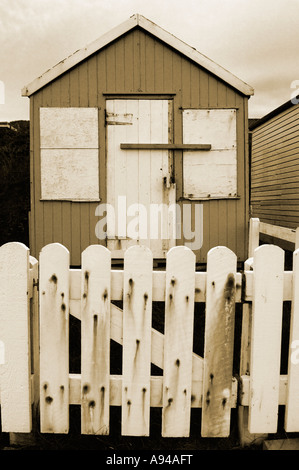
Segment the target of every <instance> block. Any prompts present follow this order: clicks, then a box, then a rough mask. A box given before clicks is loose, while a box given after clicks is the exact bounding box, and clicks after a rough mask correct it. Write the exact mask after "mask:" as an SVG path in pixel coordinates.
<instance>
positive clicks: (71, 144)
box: [40, 108, 99, 201]
mask: <svg viewBox="0 0 299 470" xmlns="http://www.w3.org/2000/svg"><path fill="white" fill-rule="evenodd" d="M40 146H41V198H42V199H51V200H55V199H56V200H75V201H82V200H85V201H86V200H87V201H90V200H98V199H99V163H98V160H99V158H98V146H99V145H98V110H97V108H41V109H40Z"/></svg>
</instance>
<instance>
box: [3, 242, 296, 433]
mask: <svg viewBox="0 0 299 470" xmlns="http://www.w3.org/2000/svg"><path fill="white" fill-rule="evenodd" d="M69 260H70V257H69V251H68V250H67V249H66V248H65V247H64V246H62V245H60V244H58V243H54V244H50V245H47V246H45V247H44V248H43V249H42V251H41V253H40V257H39V260H38V261H37V260H35V259H34V258H32V257H30V253H29V249H28V248H27V247H26V246H24V245H22V244H20V243H8V244H6V245H3V246H2V247H1V248H0V405H1V423H2V431H3V432H16V433H18V432H25V433H29V432H31V430H32V429H33V428H34V427H35V417H36V415H37V414H39V416H40V429H39V430H40V432H42V433H68V432H69V406H70V405H72V404H76V405H81V433H82V434H101V435H109V434H110V426H113V423H110V406H120V407H121V433H122V435H128V436H148V435H149V434H150V408H151V407H159V408H161V413H162V414H161V416H162V418H161V420H162V422H161V435H162V436H163V437H188V436H189V435H190V426H191V409H192V408H201V435H202V437H228V436H229V434H230V426H231V409H232V408H236V407H237V406H240V407H244V408H245V409H246V410H248V429H249V432H250V433H270V432H271V433H273V432H276V429H277V415H278V406H279V405H285V407H286V412H285V429H286V431H289V432H297V431H299V398H298V397H299V369H298V367H299V365H297V360H296V347H297V348H299V346H298V344H299V326H298V324H299V306H298V292H299V284H298V279H299V274H298V269H299V261H298V260H299V251H298V250H296V251H295V252H294V262H293V271H284V252H283V250H282V249H281V248H279V247H276V246H273V245H264V246H260V247H258V248H256V249H255V250H254V253H253V258H252V262H250V263H249V264H245V269H244V271H242V272H237V257H236V255H235V254H234V253H233V252H232V251H231V250H229V249H228V248H226V247H223V246H218V247H215V248H213V249H211V250H210V251H209V253H208V258H207V267H206V271H204V272H203V271H202V272H201V271H196V266H195V256H194V253H193V252H192V251H191V250H190V249H189V248H187V247H183V246H178V247H174V248H172V249H171V250H169V252H168V254H167V259H166V268H165V270H158V269H154V268H153V255H152V253H151V251H150V250H149V249H148V248H146V247H143V246H134V247H131V248H129V249H128V250H127V251H126V253H125V257H124V266H123V269H113V268H112V265H111V253H110V251H109V250H108V249H107V248H105V247H103V246H100V245H92V246H89V247H88V248H87V249H86V250H85V251H84V252H83V253H82V258H81V268H80V269H72V268H70V261H69ZM115 301H122V308H120V307H119V306H116V305H115V304H114V303H112V302H115ZM284 301H291V305H292V311H291V325H290V332H289V335H290V345H289V361H288V374H286V375H280V356H281V333H282V308H283V302H284ZM153 302H163V305H164V312H163V319H162V320H163V324H164V334H162V333H161V332H159V331H158V330H156V329H154V328H153V327H152V315H153V306H154V304H153ZM197 302H202V303H205V322H204V351H203V357H201V356H199V355H198V354H196V353H195V352H194V344H193V341H194V338H195V337H196V335H197V334H199V332H197V331H196V330H194V325H195V323H194V310H195V309H194V306H195V303H197ZM236 303H237V304H240V303H241V304H243V306H244V310H243V324H242V346H241V368H240V377H238V380H237V378H236V377H234V376H233V358H234V339H235V338H234V334H235V328H234V327H235V306H236ZM245 307H246V308H245ZM70 315H72V316H73V317H75V318H76V319H77V320H80V322H81V372H80V373H76V374H73V373H70V372H69V359H70V356H71V355H72V351H71V350H70V344H69V339H70V338H69V321H70ZM249 338H250V341H249ZM111 340H113V341H115V342H117V343H118V344H120V345H121V346H122V371H121V374H119V375H117V374H111V373H110V363H111V351H110V349H111ZM297 342H298V344H297ZM294 348H295V349H294ZM298 357H299V353H298ZM294 358H295V360H294ZM298 362H299V361H298ZM151 364H153V365H155V366H157V367H159V368H160V369H162V371H163V374H162V375H152V374H151ZM32 405H33V407H32ZM37 408H38V413H37V411H36V410H37Z"/></svg>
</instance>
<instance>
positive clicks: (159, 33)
mask: <svg viewBox="0 0 299 470" xmlns="http://www.w3.org/2000/svg"><path fill="white" fill-rule="evenodd" d="M137 26H139V27H140V28H142V29H143V30H144V31H146V32H148V33H150V34H151V35H153V36H154V37H156V38H157V39H160V40H161V41H162V42H164V43H166V44H167V45H169V46H170V47H172V48H174V49H175V50H177V51H178V52H180V53H181V54H183V55H184V56H186V57H187V58H189V59H191V60H192V61H193V62H195V63H197V64H198V65H200V66H201V67H203V68H204V69H206V70H207V71H209V72H211V73H212V74H214V75H215V76H217V77H218V78H220V79H221V80H223V81H224V82H226V83H227V84H229V85H230V86H232V87H233V88H235V89H236V90H238V91H239V92H241V93H242V94H244V95H247V96H250V95H253V93H254V90H253V88H252V87H251V86H250V85H248V84H247V83H245V82H243V81H242V80H240V79H239V78H237V77H236V76H235V75H233V74H232V73H230V72H229V71H227V70H226V69H224V68H223V67H221V66H220V65H218V64H216V62H214V61H212V60H211V59H209V58H208V57H206V56H205V55H203V54H201V53H200V52H198V51H197V50H196V49H195V48H194V47H191V46H189V45H188V44H186V43H185V42H183V41H182V40H180V39H178V38H177V37H175V36H174V35H172V34H171V33H169V32H167V31H166V30H164V29H163V28H161V27H160V26H158V25H157V24H155V23H153V22H152V21H150V20H148V19H147V18H145V17H144V16H142V15H140V14H139V13H136V14H134V15H132V16H131V17H130V18H129V19H128V20H126V21H124V22H123V23H121V24H120V25H119V26H116V27H115V28H113V29H111V30H110V31H108V32H107V33H105V34H104V35H103V36H101V37H99V38H98V39H96V40H95V41H93V42H92V43H90V44H89V45H87V46H86V47H84V48H82V49H79V50H78V51H76V52H74V53H73V54H71V55H70V56H69V57H67V58H65V59H64V60H62V61H60V62H59V63H58V64H56V65H55V66H54V67H52V68H51V69H49V70H47V71H46V72H45V73H44V74H43V75H41V76H40V77H38V78H36V79H35V80H33V81H32V82H31V83H30V84H28V85H27V86H25V87H24V88H23V89H22V96H31V95H32V94H34V93H35V92H37V91H38V90H40V89H41V88H42V87H44V86H45V85H47V84H48V83H50V82H51V81H53V80H55V79H56V78H58V77H59V76H60V75H62V74H63V73H65V72H67V71H68V70H69V69H71V68H72V67H75V66H76V65H77V64H79V63H80V62H82V61H83V60H85V59H87V58H88V57H89V56H91V55H92V54H94V53H96V52H98V51H100V50H101V49H102V48H103V47H105V46H107V45H109V44H110V43H111V42H113V41H115V40H116V39H118V38H119V37H121V36H122V35H124V34H126V33H128V32H129V31H131V30H132V29H134V28H135V27H137Z"/></svg>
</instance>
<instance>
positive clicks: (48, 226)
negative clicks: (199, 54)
mask: <svg viewBox="0 0 299 470" xmlns="http://www.w3.org/2000/svg"><path fill="white" fill-rule="evenodd" d="M144 94H145V96H146V97H147V98H148V97H149V96H151V95H153V97H155V98H157V97H159V96H161V97H163V98H170V99H173V103H174V122H173V126H174V136H175V137H174V141H175V142H176V143H182V132H183V131H182V108H198V107H203V108H205V107H212V108H217V107H219V108H226V107H229V108H234V107H235V108H237V146H238V157H237V158H238V165H237V171H238V195H239V196H240V198H239V199H235V200H211V201H204V202H203V204H204V211H203V215H204V221H203V224H204V225H203V246H202V249H201V250H199V251H198V252H196V255H197V261H198V262H203V263H204V262H206V254H207V251H208V250H209V249H210V248H212V247H214V246H217V245H225V246H228V247H229V248H230V249H232V250H233V251H234V252H235V253H236V254H237V256H238V260H239V261H243V260H245V259H246V256H247V230H248V212H249V192H248V190H249V188H248V157H247V147H248V142H247V97H245V96H243V95H241V94H240V93H238V92H237V91H235V90H234V89H232V88H231V87H229V86H227V85H226V84H224V83H223V82H222V81H220V80H217V79H216V78H215V77H214V76H212V75H211V74H209V73H207V72H206V71H205V70H203V69H201V68H200V67H199V66H198V65H196V64H193V63H192V62H191V61H189V60H187V59H186V58H185V57H183V56H182V55H180V54H179V53H177V52H176V51H174V50H172V49H171V48H170V47H168V46H166V45H165V44H162V43H161V42H160V41H158V40H156V39H155V38H154V37H152V36H150V35H149V34H145V33H144V32H143V31H142V30H139V29H135V30H133V31H131V32H130V33H128V34H126V35H125V36H123V37H122V38H120V39H119V40H117V41H115V42H114V43H111V44H110V45H109V46H107V47H106V48H104V49H103V50H101V51H100V52H98V53H97V54H95V55H93V56H91V57H90V58H89V59H88V60H86V61H84V62H82V63H81V64H79V65H77V66H76V67H74V68H73V69H72V70H70V71H69V72H67V73H66V74H64V75H62V76H61V77H59V78H58V79H56V80H55V81H53V82H51V83H50V84H48V85H47V86H45V87H44V88H42V89H41V90H40V91H38V92H36V93H35V94H34V95H32V96H31V99H30V102H31V108H30V109H31V117H30V120H31V151H32V152H33V158H34V165H32V167H31V181H32V196H31V197H32V205H31V207H32V209H31V216H30V219H31V225H30V245H31V250H32V254H33V255H35V256H37V255H38V253H39V251H40V249H41V248H42V247H43V246H44V245H45V244H47V243H50V242H60V243H62V244H64V245H65V246H66V247H67V248H68V249H69V250H70V251H71V264H72V265H80V253H81V251H82V250H84V249H85V248H86V247H87V246H88V245H90V244H93V243H98V242H99V241H98V240H97V238H96V236H95V226H96V223H97V221H98V217H96V216H95V209H96V207H97V204H98V203H96V202H94V203H87V202H59V201H57V202H51V201H44V202H42V201H40V179H41V177H40V150H39V148H40V139H39V108H40V107H46V106H55V107H60V106H61V107H68V106H73V107H77V106H82V107H86V106H92V107H98V108H99V141H100V143H99V146H100V150H99V159H100V164H99V172H100V175H99V178H100V198H101V200H102V201H103V202H105V200H106V167H105V161H106V148H105V134H106V128H105V100H106V99H107V97H110V98H111V97H113V98H114V97H116V96H122V95H123V96H125V97H128V96H134V97H135V98H136V97H139V96H140V97H142V96H144ZM174 160H175V177H176V187H177V200H178V201H181V198H182V196H183V187H182V184H183V180H182V164H183V163H182V151H175V154H174ZM184 202H185V201H184ZM190 204H191V202H190ZM192 204H193V203H192ZM181 242H182V240H181V241H178V243H181Z"/></svg>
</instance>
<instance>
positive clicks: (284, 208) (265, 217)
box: [251, 106, 299, 228]
mask: <svg viewBox="0 0 299 470" xmlns="http://www.w3.org/2000/svg"><path fill="white" fill-rule="evenodd" d="M298 152H299V108H298V106H292V107H290V108H288V109H287V110H285V111H283V112H282V113H280V114H278V115H277V116H275V117H273V118H272V119H270V120H269V121H267V122H265V123H264V124H263V125H261V126H260V127H258V128H257V129H255V130H254V131H253V134H252V152H251V153H252V163H251V165H252V170H251V204H252V215H253V217H259V218H260V219H261V220H262V221H263V222H266V223H270V224H273V225H282V226H284V227H289V228H296V227H298V226H299V167H298Z"/></svg>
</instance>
